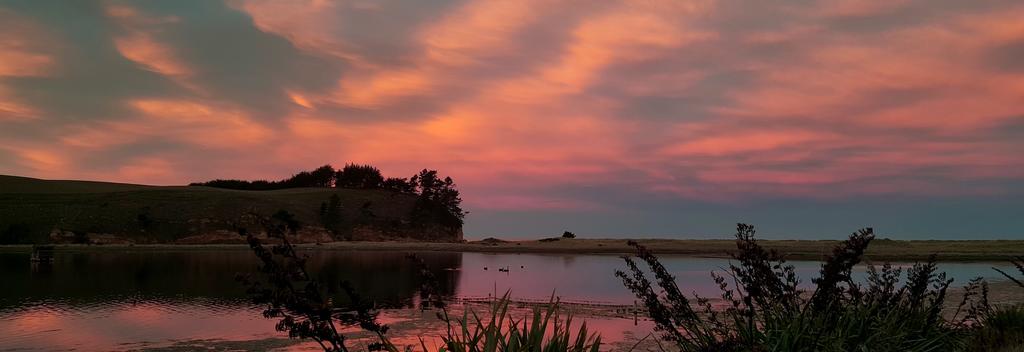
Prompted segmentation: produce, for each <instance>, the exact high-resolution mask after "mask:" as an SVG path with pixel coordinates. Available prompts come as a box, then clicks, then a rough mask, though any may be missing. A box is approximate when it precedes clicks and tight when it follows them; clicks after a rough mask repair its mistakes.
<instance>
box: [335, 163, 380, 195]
mask: <svg viewBox="0 0 1024 352" xmlns="http://www.w3.org/2000/svg"><path fill="white" fill-rule="evenodd" d="M335 185H336V186H337V187H338V188H356V189H380V188H383V187H384V176H381V174H380V170H378V169H377V168H376V167H373V166H371V165H357V164H347V165H345V167H344V168H342V169H341V170H338V172H337V174H336V176H335Z"/></svg>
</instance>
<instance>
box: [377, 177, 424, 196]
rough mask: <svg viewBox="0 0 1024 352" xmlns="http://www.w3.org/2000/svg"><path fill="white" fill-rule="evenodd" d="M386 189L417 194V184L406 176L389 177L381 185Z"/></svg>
mask: <svg viewBox="0 0 1024 352" xmlns="http://www.w3.org/2000/svg"><path fill="white" fill-rule="evenodd" d="M381 186H382V187H383V188H384V189H386V190H389V191H394V192H398V193H407V194H415V193H416V184H415V183H412V182H410V181H409V179H407V178H405V177H388V178H387V179H385V180H384V183H383V184H382V185H381Z"/></svg>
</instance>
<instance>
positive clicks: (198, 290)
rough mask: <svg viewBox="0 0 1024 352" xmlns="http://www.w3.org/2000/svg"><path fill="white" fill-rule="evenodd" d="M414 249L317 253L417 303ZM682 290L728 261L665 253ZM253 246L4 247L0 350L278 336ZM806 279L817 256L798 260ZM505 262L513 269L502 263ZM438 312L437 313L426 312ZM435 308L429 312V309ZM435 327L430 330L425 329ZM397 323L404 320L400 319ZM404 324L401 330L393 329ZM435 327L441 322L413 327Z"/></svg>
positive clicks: (615, 335)
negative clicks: (246, 280) (46, 252)
mask: <svg viewBox="0 0 1024 352" xmlns="http://www.w3.org/2000/svg"><path fill="white" fill-rule="evenodd" d="M406 254H408V253H407V252H379V251H374V252H355V251H318V252H314V253H313V257H312V259H311V261H310V263H309V265H310V268H311V269H313V272H315V273H316V274H315V275H318V276H319V277H320V278H321V279H322V280H327V281H341V280H348V281H350V282H352V284H353V286H354V287H356V288H357V289H358V290H359V292H360V293H362V294H364V295H365V296H366V297H373V298H375V299H376V300H377V301H378V303H379V304H380V305H381V306H385V307H394V308H403V307H406V308H408V307H412V306H414V302H415V299H414V297H416V296H417V288H418V280H417V277H416V272H415V270H414V269H413V268H412V267H411V265H410V264H409V261H408V260H407V259H406V258H405V256H406ZM418 255H419V256H420V257H421V258H423V259H424V260H425V261H426V262H427V264H428V265H429V266H431V267H432V268H433V269H434V270H435V275H436V276H437V277H438V278H439V279H440V281H441V289H442V290H443V291H445V292H444V293H446V294H448V295H452V296H456V297H488V296H489V295H493V294H494V293H497V294H498V295H501V294H503V293H504V292H505V291H506V290H509V291H510V292H511V294H512V296H513V297H515V298H520V299H536V300H546V299H547V298H548V297H550V296H551V295H552V294H554V295H556V296H558V297H559V298H561V299H562V300H563V301H586V302H599V303H609V304H632V303H633V300H634V298H633V296H632V295H631V294H630V293H629V292H628V291H626V289H624V288H623V287H622V284H621V282H620V281H619V280H618V279H617V278H615V276H614V272H615V270H617V269H622V268H623V267H624V265H623V263H622V259H621V258H619V257H617V256H611V255H545V254H484V253H445V252H429V253H418ZM662 261H663V264H665V266H666V267H667V268H668V269H669V270H670V271H672V272H673V273H674V274H675V275H676V278H677V281H678V282H679V283H680V286H682V287H683V290H684V292H696V293H698V294H701V295H705V296H714V295H716V294H717V292H718V291H717V288H716V287H715V286H714V283H713V282H712V281H711V279H710V276H709V275H708V272H709V271H711V270H720V268H723V267H726V266H728V260H725V259H712V258H693V257H664V258H663V259H662ZM255 264H256V263H255V259H254V257H253V256H252V254H251V253H250V252H248V251H242V250H233V251H203V250H189V251H113V250H111V251H90V252H58V253H57V256H56V260H55V262H54V263H53V264H52V265H49V266H38V265H33V264H31V263H30V262H29V260H28V254H27V253H0V277H2V278H3V279H4V280H3V289H0V350H23V349H28V350H60V349H63V350H131V349H138V348H147V347H159V346H167V345H171V344H174V343H176V342H181V341H192V340H260V339H267V338H274V337H282V336H284V335H282V334H281V333H277V332H275V331H274V322H273V321H270V320H266V319H263V318H262V317H261V316H260V309H259V307H254V306H252V305H251V304H249V303H248V302H247V301H246V299H245V296H244V291H243V288H242V287H241V286H240V285H239V284H238V283H236V282H235V280H234V278H235V275H236V274H237V273H244V272H251V271H253V269H254V267H255ZM793 264H794V265H796V267H797V270H798V273H799V274H800V275H801V277H802V278H803V279H804V281H809V278H811V277H813V276H815V274H816V273H817V270H818V264H817V263H815V262H794V263H793ZM992 266H993V264H990V263H943V264H941V266H940V268H941V270H944V271H946V272H947V273H948V274H949V275H950V277H952V278H954V279H956V282H955V283H954V285H955V286H959V285H961V284H963V283H965V282H966V281H967V280H969V279H970V278H973V277H976V276H983V277H987V278H990V279H997V275H998V274H997V273H995V272H994V271H993V270H992V269H991V267H992ZM505 267H507V268H508V269H509V272H508V273H505V272H499V271H498V268H505ZM409 312H410V310H409V309H404V310H400V309H396V310H393V311H387V312H386V313H385V314H384V319H385V320H387V322H389V323H395V322H400V321H403V320H409V319H415V318H416V317H410V314H412V313H409ZM430 315H431V316H432V314H430ZM427 318H429V317H427ZM591 320H600V321H590V322H589V324H591V325H597V327H598V328H599V329H601V328H602V327H603V328H604V329H603V330H602V332H603V333H604V335H605V337H606V338H605V340H608V339H612V340H614V339H622V338H624V337H625V336H626V335H629V334H645V331H647V329H648V328H649V326H647V325H645V324H643V323H641V324H640V326H634V325H633V321H632V319H617V318H601V319H596V318H595V319H591ZM422 329H425V330H429V329H432V328H422ZM396 330H397V329H396ZM396 332H397V331H396ZM403 333H405V334H410V333H411V334H433V333H434V332H433V331H413V332H409V331H405V332H403Z"/></svg>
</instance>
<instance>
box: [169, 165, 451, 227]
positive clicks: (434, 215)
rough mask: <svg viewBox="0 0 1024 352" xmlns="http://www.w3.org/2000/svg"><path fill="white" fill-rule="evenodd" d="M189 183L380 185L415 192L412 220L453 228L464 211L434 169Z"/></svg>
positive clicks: (325, 169)
mask: <svg viewBox="0 0 1024 352" xmlns="http://www.w3.org/2000/svg"><path fill="white" fill-rule="evenodd" d="M189 185H190V186H207V187H217V188H227V189H237V190H250V191H267V190H277V189H287V188H298V187H332V186H333V187H338V188H352V189H381V190H388V191H393V192H397V193H404V194H415V195H418V196H419V197H418V199H417V201H416V206H415V208H414V213H413V220H414V221H415V222H419V223H422V224H428V223H434V222H440V223H441V224H442V225H443V226H447V227H451V228H455V227H460V226H462V224H463V220H464V219H465V217H466V212H465V211H464V210H462V197H461V195H460V193H459V190H458V189H457V188H456V187H455V181H454V180H452V178H451V177H444V178H441V176H439V175H438V173H437V170H427V169H423V170H422V171H420V172H419V173H418V174H416V175H414V176H413V177H412V178H409V179H405V178H396V177H389V178H386V179H385V178H384V177H383V176H382V175H381V172H380V170H379V169H377V168H376V167H374V166H371V165H359V164H346V165H345V167H343V168H342V169H341V170H337V171H335V170H334V168H332V167H331V166H330V165H324V166H321V167H319V168H317V169H315V170H313V171H303V172H300V173H297V174H295V175H293V176H292V177H290V178H287V179H284V180H280V181H265V180H258V181H243V180H219V179H218V180H213V181H209V182H196V183H191V184H189Z"/></svg>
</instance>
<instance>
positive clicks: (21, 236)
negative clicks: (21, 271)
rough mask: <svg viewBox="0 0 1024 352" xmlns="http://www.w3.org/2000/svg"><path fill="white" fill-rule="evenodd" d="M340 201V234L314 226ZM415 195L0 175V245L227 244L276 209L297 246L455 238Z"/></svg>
mask: <svg viewBox="0 0 1024 352" xmlns="http://www.w3.org/2000/svg"><path fill="white" fill-rule="evenodd" d="M332 194H337V195H338V196H339V198H340V200H341V212H340V213H341V222H342V226H341V227H340V228H341V229H340V230H339V231H335V232H333V233H332V232H329V231H327V230H325V229H324V228H323V226H321V225H320V224H321V221H320V209H321V203H324V202H327V201H328V199H329V198H330V197H331V195H332ZM415 204H416V196H415V195H410V194H401V193H395V192H390V191H384V190H358V189H338V188H294V189H283V190H274V191H240V190H229V189H220V188H211V187H197V186H144V185H132V184H120V183H107V182H90V181H63V180H40V179H33V178H26V177H15V176H2V175H0V243H47V242H74V241H77V242H82V241H86V242H99V243H103V242H106V243H228V242H239V241H240V240H241V239H240V237H238V236H237V235H236V234H235V233H234V231H233V229H234V228H235V227H236V226H243V227H249V225H251V222H252V221H251V220H252V219H251V218H249V219H248V220H247V217H251V216H253V215H252V214H259V215H260V216H267V215H269V214H273V213H274V212H276V211H278V210H286V211H288V212H290V213H292V214H295V216H296V218H297V219H298V220H299V221H300V222H301V223H302V224H303V225H304V226H303V230H301V231H300V236H299V238H298V240H299V241H303V242H314V241H321V242H322V241H332V240H344V239H362V240H381V239H409V240H426V241H459V240H461V239H462V230H461V228H446V227H443V226H440V225H437V224H434V223H429V222H426V223H425V222H424V221H423V220H420V221H414V219H413V218H412V215H413V210H414V207H415Z"/></svg>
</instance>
